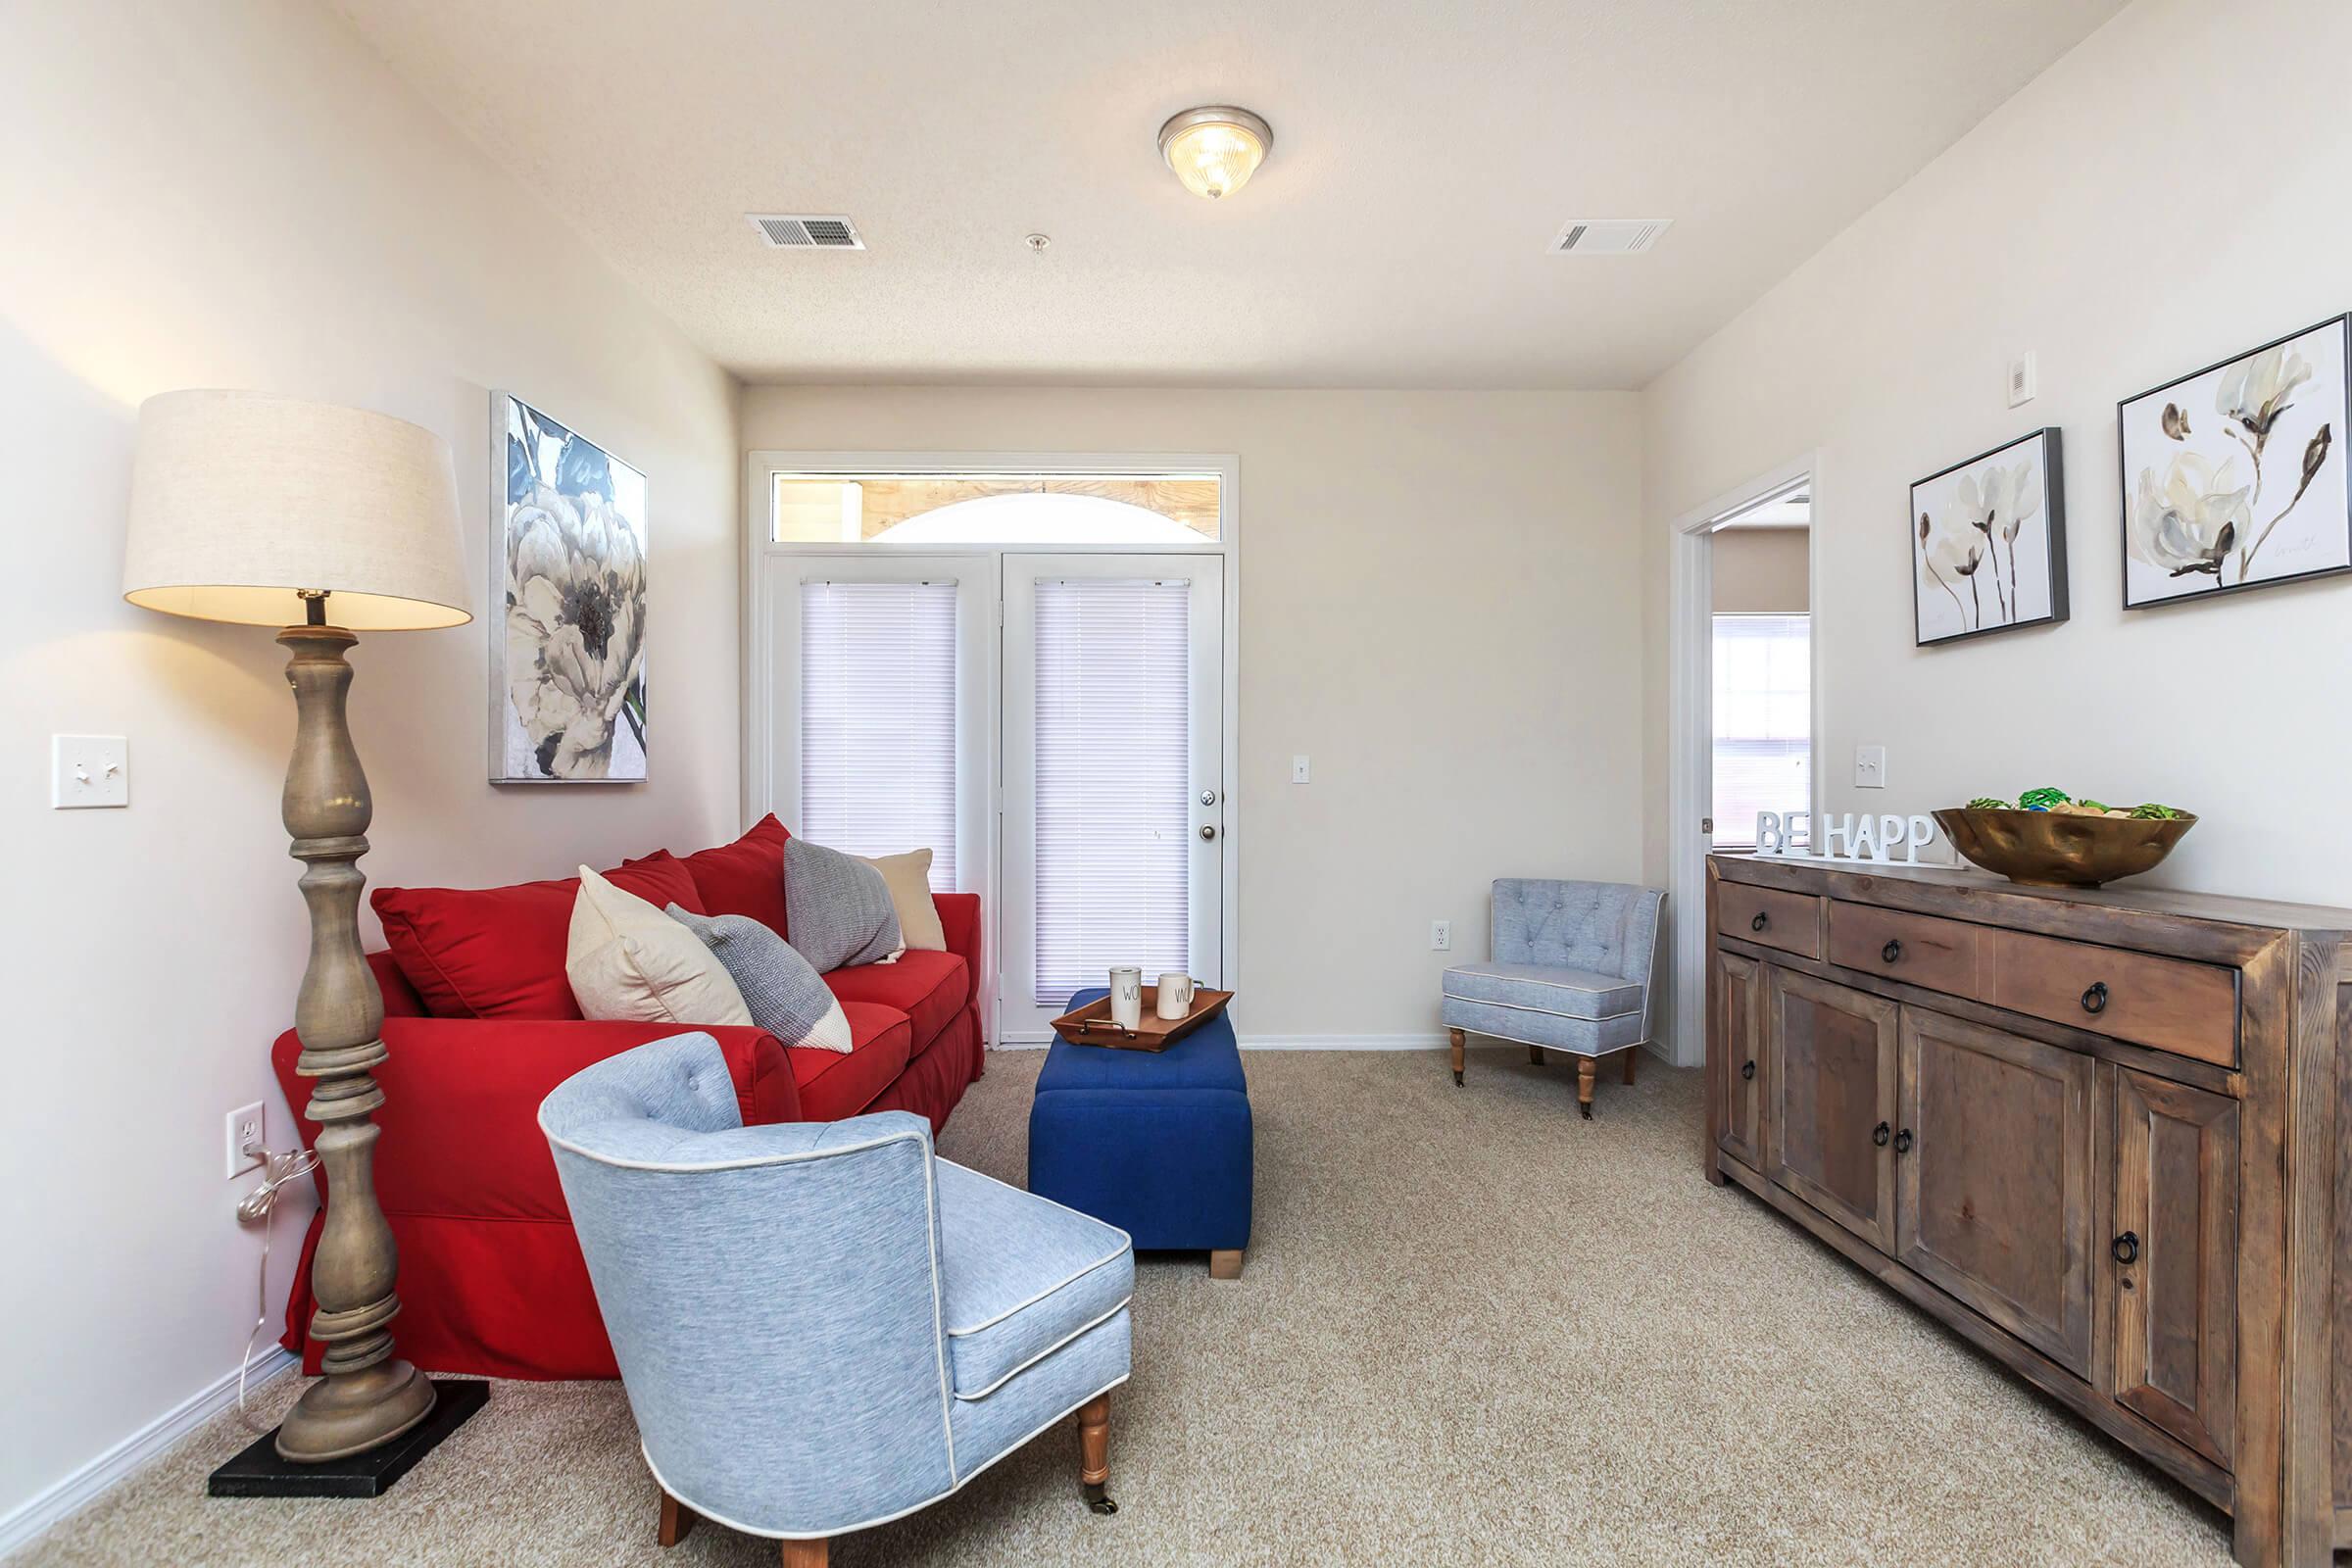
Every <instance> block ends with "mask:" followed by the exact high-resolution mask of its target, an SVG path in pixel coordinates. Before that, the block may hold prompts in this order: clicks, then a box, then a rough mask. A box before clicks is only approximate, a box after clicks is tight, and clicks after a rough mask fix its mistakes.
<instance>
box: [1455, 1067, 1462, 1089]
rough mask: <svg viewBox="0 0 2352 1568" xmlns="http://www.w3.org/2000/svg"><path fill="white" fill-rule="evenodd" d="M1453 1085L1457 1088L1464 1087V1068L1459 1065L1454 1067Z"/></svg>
mask: <svg viewBox="0 0 2352 1568" xmlns="http://www.w3.org/2000/svg"><path fill="white" fill-rule="evenodd" d="M1453 1087H1454V1088H1456V1089H1459V1088H1461V1087H1462V1069H1461V1068H1459V1067H1456V1068H1454V1069H1453Z"/></svg>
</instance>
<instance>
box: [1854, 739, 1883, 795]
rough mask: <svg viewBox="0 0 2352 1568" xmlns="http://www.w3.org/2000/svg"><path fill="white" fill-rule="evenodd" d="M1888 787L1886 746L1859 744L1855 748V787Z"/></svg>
mask: <svg viewBox="0 0 2352 1568" xmlns="http://www.w3.org/2000/svg"><path fill="white" fill-rule="evenodd" d="M1886 787H1887V748H1886V747H1884V746H1857V747H1855V748H1854V788H1856V789H1858V790H1883V789H1885V788H1886Z"/></svg>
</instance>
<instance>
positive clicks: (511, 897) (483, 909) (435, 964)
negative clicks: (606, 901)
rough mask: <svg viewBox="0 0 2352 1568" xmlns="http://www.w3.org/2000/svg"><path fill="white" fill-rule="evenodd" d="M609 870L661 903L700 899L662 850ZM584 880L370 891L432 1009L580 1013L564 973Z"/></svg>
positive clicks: (690, 904)
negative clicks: (574, 912) (576, 900)
mask: <svg viewBox="0 0 2352 1568" xmlns="http://www.w3.org/2000/svg"><path fill="white" fill-rule="evenodd" d="M605 876H606V878H607V879H608V880H609V881H611V882H612V884H613V886H614V887H616V888H621V889H623V890H625V891H627V892H630V893H634V894H636V895H637V896H638V897H639V898H641V899H643V900H645V901H646V902H647V903H649V904H651V905H653V906H654V907H656V908H664V907H668V906H669V905H672V904H676V905H679V906H682V907H685V908H688V909H691V910H692V911H694V912H695V913H696V914H708V913H710V912H711V911H710V910H709V909H707V908H706V907H704V905H703V898H702V894H701V893H700V892H698V891H697V890H696V888H695V883H694V877H693V876H692V874H691V873H689V872H688V871H687V869H686V866H685V863H684V862H683V861H681V860H679V859H677V858H675V857H674V856H672V855H670V854H669V852H668V851H666V850H663V851H660V852H658V853H656V854H654V855H650V856H648V857H646V858H644V859H642V860H631V861H629V862H628V863H627V864H625V865H623V866H621V867H620V868H619V869H617V870H613V871H607V872H606V873H605ZM579 889H580V879H579V878H578V877H576V876H567V877H559V878H556V879H554V880H551V881H546V882H520V883H516V884H515V886H513V887H504V888H377V889H376V890H375V893H374V895H373V897H372V898H371V899H370V901H369V902H370V903H372V904H373V905H374V907H375V912H376V916H377V918H379V919H381V920H382V921H383V923H384V943H385V946H387V947H389V948H390V949H391V950H392V957H393V961H394V962H396V963H398V964H399V965H400V972H401V973H402V974H403V975H405V976H407V977H408V981H409V984H410V985H412V986H414V987H416V989H417V996H418V997H419V998H421V999H422V1000H423V1002H424V1005H425V1009H426V1010H427V1011H428V1012H430V1013H431V1014H432V1015H433V1016H434V1017H436V1018H577V1017H579V1016H580V1005H579V1003H578V1002H577V1001H575V1000H573V998H572V995H571V982H569V981H568V980H566V979H564V948H565V946H566V944H567V943H568V941H569V939H570V935H571V904H572V899H573V897H574V896H575V895H577V894H578V892H579Z"/></svg>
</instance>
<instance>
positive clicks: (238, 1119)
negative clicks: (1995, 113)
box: [222, 1100, 270, 1182]
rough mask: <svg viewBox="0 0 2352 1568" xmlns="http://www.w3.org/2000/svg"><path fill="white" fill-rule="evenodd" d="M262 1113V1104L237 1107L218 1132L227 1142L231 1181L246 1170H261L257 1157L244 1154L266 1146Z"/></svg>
mask: <svg viewBox="0 0 2352 1568" xmlns="http://www.w3.org/2000/svg"><path fill="white" fill-rule="evenodd" d="M264 1114H265V1112H264V1110H263V1107H262V1103H261V1102H260V1101H258V1100H257V1101H255V1102H254V1103H252V1104H250V1105H239V1106H238V1107H237V1108H236V1109H235V1110H232V1111H230V1112H229V1113H228V1119H227V1121H226V1122H225V1123H224V1124H223V1128H222V1132H223V1136H224V1137H225V1138H226V1139H227V1141H228V1179H229V1180H230V1181H232V1182H233V1181H235V1180H236V1179H237V1178H238V1177H240V1176H242V1175H244V1174H245V1173H246V1172H247V1171H249V1170H260V1169H261V1168H262V1159H261V1156H260V1155H259V1154H248V1153H246V1152H245V1151H246V1150H248V1149H262V1148H265V1147H267V1146H268V1143H269V1133H270V1125H269V1123H268V1122H267V1121H265V1120H264V1119H263V1117H264Z"/></svg>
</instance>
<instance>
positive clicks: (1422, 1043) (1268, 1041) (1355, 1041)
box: [988, 1034, 1446, 1051]
mask: <svg viewBox="0 0 2352 1568" xmlns="http://www.w3.org/2000/svg"><path fill="white" fill-rule="evenodd" d="M1239 1043H1240V1045H1241V1048H1242V1049H1243V1050H1244V1051H1437V1050H1439V1049H1441V1048H1442V1047H1444V1046H1445V1044H1446V1037H1445V1035H1443V1034H1423V1035H1243V1036H1241V1037H1240V1042H1239ZM1052 1044H1053V1042H1052V1041H1050V1040H1009V1041H1001V1042H999V1043H998V1044H996V1045H993V1046H991V1047H989V1048H988V1049H989V1050H991V1051H1043V1050H1045V1049H1046V1048H1047V1047H1048V1046H1050V1045H1052Z"/></svg>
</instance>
